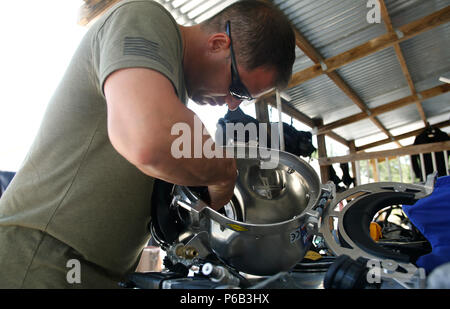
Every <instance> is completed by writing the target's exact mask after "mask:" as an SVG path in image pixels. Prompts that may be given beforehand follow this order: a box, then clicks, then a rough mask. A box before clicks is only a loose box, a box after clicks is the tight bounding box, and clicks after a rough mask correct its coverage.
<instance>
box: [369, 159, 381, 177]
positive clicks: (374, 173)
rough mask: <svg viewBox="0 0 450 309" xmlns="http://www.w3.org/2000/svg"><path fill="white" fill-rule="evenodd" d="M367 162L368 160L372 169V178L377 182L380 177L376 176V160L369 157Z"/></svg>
mask: <svg viewBox="0 0 450 309" xmlns="http://www.w3.org/2000/svg"><path fill="white" fill-rule="evenodd" d="M369 162H370V166H371V167H372V171H373V180H374V181H375V182H379V181H380V177H379V176H378V160H377V159H370V160H369Z"/></svg>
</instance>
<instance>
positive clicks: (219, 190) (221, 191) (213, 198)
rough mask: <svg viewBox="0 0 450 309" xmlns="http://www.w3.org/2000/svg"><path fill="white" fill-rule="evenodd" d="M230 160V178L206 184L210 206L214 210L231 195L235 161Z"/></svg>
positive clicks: (226, 201)
mask: <svg viewBox="0 0 450 309" xmlns="http://www.w3.org/2000/svg"><path fill="white" fill-rule="evenodd" d="M231 160H232V163H233V164H232V169H231V170H230V174H231V178H229V180H228V181H227V182H224V183H221V184H218V185H210V186H208V193H209V197H210V207H211V208H212V209H214V210H219V209H221V208H222V207H223V206H225V205H226V204H227V203H228V202H229V201H230V200H231V198H232V197H233V194H234V193H233V192H234V186H235V184H236V178H237V168H236V161H235V160H234V159H231Z"/></svg>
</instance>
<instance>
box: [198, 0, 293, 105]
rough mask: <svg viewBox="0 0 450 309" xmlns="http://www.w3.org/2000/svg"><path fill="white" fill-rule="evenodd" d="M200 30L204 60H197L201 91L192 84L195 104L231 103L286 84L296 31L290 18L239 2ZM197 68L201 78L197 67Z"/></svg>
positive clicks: (263, 6) (248, 0) (252, 0)
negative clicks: (201, 75)
mask: <svg viewBox="0 0 450 309" xmlns="http://www.w3.org/2000/svg"><path fill="white" fill-rule="evenodd" d="M199 29H200V30H201V33H203V34H205V40H206V42H207V43H205V44H204V46H205V48H206V50H208V52H207V53H205V55H207V56H206V57H205V58H206V59H207V60H205V62H201V60H198V63H199V64H200V65H199V67H201V68H202V69H201V71H202V73H204V74H203V77H204V79H205V80H203V81H202V82H198V83H197V84H198V85H201V87H200V88H202V91H203V92H202V93H200V92H199V93H200V94H198V95H197V94H196V90H198V89H192V90H193V91H192V96H191V98H192V99H193V100H194V101H196V102H197V103H200V104H202V103H211V104H213V105H214V104H223V103H227V104H228V106H229V107H230V108H231V107H233V108H235V107H237V105H239V103H240V102H241V101H242V100H243V99H245V98H246V97H255V96H258V95H260V94H261V92H264V91H267V90H270V89H273V88H278V89H282V88H285V87H286V86H287V84H288V82H289V80H290V78H291V75H292V66H293V63H294V61H295V35H294V32H293V29H292V25H291V23H290V22H289V20H288V19H287V18H286V16H284V14H283V13H282V12H281V11H280V10H278V9H277V8H276V7H275V6H273V5H272V4H270V3H268V2H265V1H256V0H245V1H238V2H236V3H234V4H232V5H231V6H229V7H227V8H225V9H224V10H223V11H221V12H220V13H218V14H217V15H215V16H213V17H212V18H210V19H208V20H206V21H205V22H203V23H201V24H200V25H199ZM198 56H199V55H198ZM220 57H222V58H220ZM221 60H223V63H222V62H221ZM197 73H198V74H197V75H196V76H197V81H200V80H201V79H202V77H200V76H199V74H201V72H197ZM212 73H215V75H213V74H212ZM221 75H222V76H221ZM211 79H213V80H211ZM225 83H227V85H226V89H225V88H224V85H225ZM209 86H210V88H211V89H207V88H208V87H209ZM219 86H220V90H219ZM192 88H195V87H192ZM213 88H214V89H213ZM208 90H211V92H210V93H207V92H208ZM202 100H203V102H200V101H202ZM230 102H231V103H230Z"/></svg>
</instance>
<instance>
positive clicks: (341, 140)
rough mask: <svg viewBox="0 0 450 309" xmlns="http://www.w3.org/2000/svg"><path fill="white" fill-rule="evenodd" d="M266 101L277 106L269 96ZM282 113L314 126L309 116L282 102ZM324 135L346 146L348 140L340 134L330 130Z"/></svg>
mask: <svg viewBox="0 0 450 309" xmlns="http://www.w3.org/2000/svg"><path fill="white" fill-rule="evenodd" d="M266 98H267V97H266ZM267 103H268V104H269V105H271V106H273V107H275V108H276V107H277V104H276V103H275V102H274V100H273V99H272V100H270V98H269V100H267ZM283 113H285V114H286V115H289V116H291V117H292V118H294V119H297V120H298V121H300V122H301V123H304V124H306V125H307V126H309V127H311V128H314V127H315V124H314V121H313V120H312V119H311V118H309V117H308V116H306V115H305V114H303V113H302V112H300V111H298V110H296V109H295V108H293V107H291V106H289V105H287V104H283ZM325 135H327V136H328V137H330V138H332V139H334V140H335V141H337V142H339V143H341V144H343V145H345V146H347V147H348V141H347V140H346V139H345V138H343V137H342V136H340V135H338V134H336V133H334V132H332V131H330V132H327V133H325Z"/></svg>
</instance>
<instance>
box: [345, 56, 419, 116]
mask: <svg viewBox="0 0 450 309" xmlns="http://www.w3.org/2000/svg"><path fill="white" fill-rule="evenodd" d="M337 72H338V73H339V74H340V75H341V76H342V78H344V80H345V81H346V82H347V83H348V85H349V86H350V87H351V88H352V89H353V90H354V91H355V92H356V93H357V94H358V95H359V97H360V98H361V99H362V101H363V102H365V103H366V105H368V106H369V107H371V108H373V107H375V105H381V104H385V103H388V102H392V101H394V100H395V98H397V97H398V96H400V97H405V96H409V95H411V91H409V88H408V84H407V81H406V79H405V76H404V75H403V73H402V69H401V66H400V63H399V62H398V59H397V56H396V54H395V51H394V49H393V48H392V47H390V48H387V49H385V50H382V51H379V52H377V53H375V54H372V55H369V56H367V57H364V58H362V59H360V60H357V61H355V62H353V63H350V64H348V65H346V66H344V67H342V68H340V69H338V70H337ZM391 93H392V95H389V94H391ZM380 96H382V98H380ZM373 102H374V103H375V104H372V103H373Z"/></svg>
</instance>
